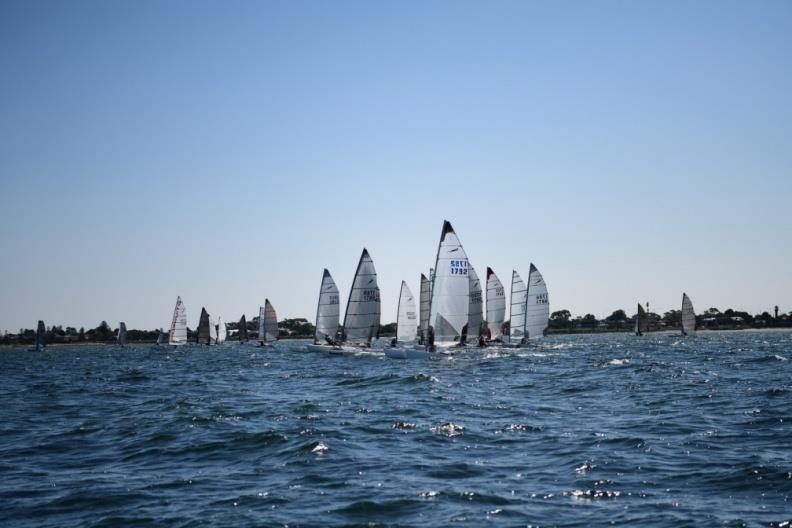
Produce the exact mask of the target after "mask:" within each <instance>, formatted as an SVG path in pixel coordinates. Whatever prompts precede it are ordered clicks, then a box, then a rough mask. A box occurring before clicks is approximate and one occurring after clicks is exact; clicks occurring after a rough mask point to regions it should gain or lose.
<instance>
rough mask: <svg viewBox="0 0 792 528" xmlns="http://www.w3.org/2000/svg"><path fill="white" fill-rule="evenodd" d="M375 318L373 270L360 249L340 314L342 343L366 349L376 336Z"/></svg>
mask: <svg viewBox="0 0 792 528" xmlns="http://www.w3.org/2000/svg"><path fill="white" fill-rule="evenodd" d="M379 319H380V295H379V287H378V286H377V270H376V269H375V268H374V262H373V261H372V260H371V256H369V253H368V251H367V250H366V249H365V248H364V249H363V253H362V254H361V255H360V261H359V262H358V266H357V270H356V271H355V278H354V279H353V280H352V290H351V291H350V292H349V300H348V301H347V307H346V313H345V314H344V341H345V342H346V343H347V344H349V345H353V346H364V347H367V346H369V345H370V344H371V339H372V337H375V336H376V335H377V334H378V333H379Z"/></svg>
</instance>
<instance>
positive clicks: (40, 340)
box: [36, 320, 47, 350]
mask: <svg viewBox="0 0 792 528" xmlns="http://www.w3.org/2000/svg"><path fill="white" fill-rule="evenodd" d="M42 348H47V329H46V327H45V326H44V321H41V320H39V322H38V326H37V327H36V350H41V349H42Z"/></svg>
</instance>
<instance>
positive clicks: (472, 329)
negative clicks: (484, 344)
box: [467, 266, 484, 343]
mask: <svg viewBox="0 0 792 528" xmlns="http://www.w3.org/2000/svg"><path fill="white" fill-rule="evenodd" d="M468 282H469V283H470V294H469V295H470V296H469V298H468V324H467V325H468V326H467V340H468V342H473V343H477V342H478V339H479V336H480V335H481V322H482V321H483V320H484V314H483V313H482V309H483V306H484V302H483V299H482V298H481V281H480V280H479V278H478V274H477V273H476V270H475V269H474V268H473V266H470V271H469V273H468Z"/></svg>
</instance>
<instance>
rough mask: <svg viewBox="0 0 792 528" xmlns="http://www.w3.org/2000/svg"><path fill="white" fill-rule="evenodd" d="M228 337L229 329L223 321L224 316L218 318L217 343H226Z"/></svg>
mask: <svg viewBox="0 0 792 528" xmlns="http://www.w3.org/2000/svg"><path fill="white" fill-rule="evenodd" d="M226 337H228V329H227V328H226V324H225V323H224V322H223V318H222V317H218V318H217V344H218V345H219V344H220V343H225V340H226Z"/></svg>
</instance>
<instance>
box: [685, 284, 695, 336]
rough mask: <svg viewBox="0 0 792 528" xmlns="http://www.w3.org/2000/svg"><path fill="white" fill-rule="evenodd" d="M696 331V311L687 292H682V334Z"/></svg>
mask: <svg viewBox="0 0 792 528" xmlns="http://www.w3.org/2000/svg"><path fill="white" fill-rule="evenodd" d="M695 332H696V311H695V310H694V309H693V302H692V301H691V300H690V297H688V295H687V293H683V294H682V335H689V334H693V333H695Z"/></svg>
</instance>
